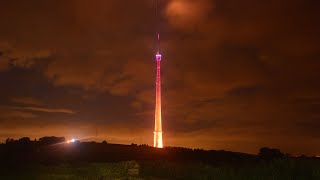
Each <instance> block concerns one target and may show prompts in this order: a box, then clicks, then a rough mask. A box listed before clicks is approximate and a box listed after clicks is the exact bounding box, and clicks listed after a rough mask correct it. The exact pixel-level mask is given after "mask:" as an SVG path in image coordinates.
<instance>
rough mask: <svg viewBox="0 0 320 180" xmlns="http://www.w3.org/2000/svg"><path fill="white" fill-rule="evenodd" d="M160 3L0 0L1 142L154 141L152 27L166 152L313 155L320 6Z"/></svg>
mask: <svg viewBox="0 0 320 180" xmlns="http://www.w3.org/2000/svg"><path fill="white" fill-rule="evenodd" d="M159 1H160V6H159V9H160V13H159V14H160V17H159V20H158V22H156V21H155V17H154V14H155V12H154V2H153V0H134V1H128V0H86V1H78V0H47V1H43V0H29V1H21V0H20V1H19V0H2V1H1V3H0V83H1V88H0V141H2V142H3V141H5V139H6V138H8V137H10V138H20V137H23V136H29V137H31V138H39V137H42V136H47V135H50V136H51V135H54V136H65V137H67V138H72V137H73V138H89V137H90V139H94V140H100V141H101V140H104V139H105V140H107V141H108V142H114V143H126V144H128V143H138V144H144V143H145V144H149V145H152V141H153V127H154V103H155V61H154V53H155V40H154V39H155V38H154V35H155V30H156V27H158V28H159V30H160V32H161V37H162V40H161V49H162V54H163V61H162V95H163V97H162V103H163V104H162V105H163V107H162V108H163V110H162V111H163V131H164V144H165V145H168V146H184V147H192V148H205V149H225V150H232V151H241V152H249V153H256V152H257V151H258V148H259V147H262V146H268V147H275V148H280V149H282V150H283V151H285V152H289V153H293V154H308V155H316V154H320V131H319V129H320V83H319V82H320V71H319V69H320V45H319V41H320V38H319V37H320V36H319V32H320V23H319V22H320V21H319V17H320V13H319V12H320V11H319V10H318V9H319V7H320V2H319V1H318V0H268V1H257V0H159ZM90 139H89V140H90Z"/></svg>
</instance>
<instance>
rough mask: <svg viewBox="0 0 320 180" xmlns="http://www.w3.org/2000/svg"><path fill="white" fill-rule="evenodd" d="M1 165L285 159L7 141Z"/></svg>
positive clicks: (268, 154) (57, 140) (269, 152)
mask: <svg viewBox="0 0 320 180" xmlns="http://www.w3.org/2000/svg"><path fill="white" fill-rule="evenodd" d="M0 158H1V162H3V163H6V162H10V163H11V162H14V163H28V162H29V163H34V162H40V163H48V164H51V163H69V162H71V163H72V162H117V161H130V160H136V161H154V160H157V161H174V162H182V163H188V162H190V163H194V162H196V163H207V164H211V165H221V164H228V165H230V164H231V165H239V164H254V163H258V162H260V161H268V160H273V159H277V158H289V155H288V154H284V153H282V152H281V151H280V150H279V149H271V148H266V147H265V148H261V149H260V152H259V154H258V155H251V154H245V153H238V152H229V151H215V150H203V149H188V148H181V147H166V148H163V149H157V148H153V147H150V146H148V145H137V144H131V145H121V144H109V143H107V142H106V141H103V142H102V143H96V142H79V141H76V142H73V143H71V142H69V143H68V142H66V140H65V138H64V137H43V138H40V139H39V140H36V139H35V140H30V138H28V137H24V138H21V139H19V140H13V139H7V140H6V142H5V144H1V145H0Z"/></svg>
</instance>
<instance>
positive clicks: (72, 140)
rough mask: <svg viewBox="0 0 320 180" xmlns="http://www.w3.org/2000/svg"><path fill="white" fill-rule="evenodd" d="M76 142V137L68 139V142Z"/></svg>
mask: <svg viewBox="0 0 320 180" xmlns="http://www.w3.org/2000/svg"><path fill="white" fill-rule="evenodd" d="M74 142H76V140H75V139H71V140H68V141H67V143H74Z"/></svg>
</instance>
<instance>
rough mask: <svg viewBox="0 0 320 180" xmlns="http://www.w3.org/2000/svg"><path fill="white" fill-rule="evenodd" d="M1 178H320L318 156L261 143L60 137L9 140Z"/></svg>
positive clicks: (0, 155)
mask: <svg viewBox="0 0 320 180" xmlns="http://www.w3.org/2000/svg"><path fill="white" fill-rule="evenodd" d="M0 159H1V163H0V166H1V167H0V179H119V178H120V179H128V178H129V179H252V180H253V179H320V159H319V158H316V157H305V156H302V157H290V155H288V154H283V153H282V152H281V151H280V150H277V149H270V148H261V149H260V153H259V155H250V154H244V153H237V152H227V151H213V150H210V151H206V150H200V149H187V148H177V147H167V148H163V149H156V148H153V147H149V146H147V145H135V144H132V145H119V144H108V143H107V142H103V143H95V142H74V143H66V141H65V139H64V138H56V137H44V138H40V139H39V140H38V141H31V140H30V139H29V138H21V139H20V140H12V139H8V140H7V141H6V143H5V144H1V145H0Z"/></svg>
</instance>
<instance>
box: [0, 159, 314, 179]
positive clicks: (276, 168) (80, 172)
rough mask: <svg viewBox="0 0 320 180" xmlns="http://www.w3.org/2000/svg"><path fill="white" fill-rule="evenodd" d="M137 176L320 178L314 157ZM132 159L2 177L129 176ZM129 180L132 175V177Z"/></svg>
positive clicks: (163, 169)
mask: <svg viewBox="0 0 320 180" xmlns="http://www.w3.org/2000/svg"><path fill="white" fill-rule="evenodd" d="M139 165H140V168H139V170H140V173H139V176H138V177H135V178H132V177H131V179H186V180H189V179H190V180H193V179H194V180H207V179H208V180H211V179H213V180H215V179H217V180H220V179H221V180H232V179H240V180H274V179H279V180H287V179H288V180H291V179H292V180H296V179H301V180H308V179H314V180H319V179H320V162H319V161H313V160H293V159H286V160H276V161H273V162H270V163H260V164H258V165H254V166H252V165H251V166H240V167H230V166H223V165H220V166H216V167H215V166H208V165H204V164H177V163H170V162H142V163H139ZM129 168H130V162H121V163H90V164H60V165H55V166H52V165H51V166H44V165H32V166H28V167H24V168H20V169H16V170H15V169H6V168H5V169H2V173H1V175H0V179H15V180H16V179H17V180H19V179H21V180H22V179H23V180H28V179H30V180H31V179H39V180H45V179H53V180H66V179H71V180H72V179H90V180H91V179H93V180H95V179H97V180H100V179H101V180H102V179H128V169H129ZM129 179H130V178H129Z"/></svg>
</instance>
